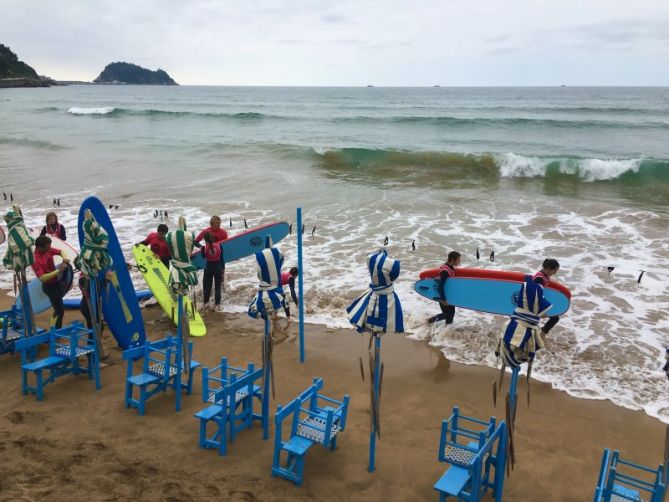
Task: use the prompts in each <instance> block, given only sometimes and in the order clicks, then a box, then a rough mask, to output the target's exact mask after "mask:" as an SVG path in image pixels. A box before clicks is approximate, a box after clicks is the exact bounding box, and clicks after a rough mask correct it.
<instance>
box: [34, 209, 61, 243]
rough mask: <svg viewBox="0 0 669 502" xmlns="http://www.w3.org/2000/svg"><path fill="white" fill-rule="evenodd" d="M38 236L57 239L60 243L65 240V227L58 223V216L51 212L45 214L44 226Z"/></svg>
mask: <svg viewBox="0 0 669 502" xmlns="http://www.w3.org/2000/svg"><path fill="white" fill-rule="evenodd" d="M39 234H40V235H50V236H53V237H58V238H59V239H60V240H61V241H64V240H66V239H65V227H64V226H63V225H61V224H60V223H58V216H56V213H54V212H53V211H49V212H48V213H46V225H44V226H43V227H42V231H41V232H40V233H39Z"/></svg>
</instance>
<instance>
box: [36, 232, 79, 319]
mask: <svg viewBox="0 0 669 502" xmlns="http://www.w3.org/2000/svg"><path fill="white" fill-rule="evenodd" d="M33 255H34V257H35V263H33V265H32V268H33V272H35V275H36V276H37V277H38V278H39V280H40V281H41V282H42V291H44V294H45V295H46V296H48V297H49V302H50V303H51V307H52V308H53V315H52V316H51V326H55V327H56V329H60V328H62V327H63V316H64V315H65V307H64V306H63V293H62V291H61V290H60V285H59V284H58V274H59V273H60V272H62V271H63V270H65V269H66V268H67V266H68V264H69V263H70V260H69V259H68V257H67V255H66V254H65V253H64V252H63V251H61V250H60V249H56V248H52V247H51V239H50V238H49V237H47V236H46V235H40V236H39V237H38V238H37V239H35V252H34V253H33ZM56 255H58V256H60V257H61V258H62V260H63V262H62V263H59V264H58V266H57V267H56V265H55V263H54V261H53V257H54V256H56Z"/></svg>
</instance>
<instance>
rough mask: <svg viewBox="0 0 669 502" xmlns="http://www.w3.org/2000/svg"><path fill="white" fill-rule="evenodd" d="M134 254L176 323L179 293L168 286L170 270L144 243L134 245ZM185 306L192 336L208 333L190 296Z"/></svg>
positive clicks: (140, 267)
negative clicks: (175, 292)
mask: <svg viewBox="0 0 669 502" xmlns="http://www.w3.org/2000/svg"><path fill="white" fill-rule="evenodd" d="M132 254H133V255H134V256H135V261H136V262H137V268H138V269H139V271H140V272H141V273H142V275H143V276H144V280H145V281H146V283H147V284H148V285H149V289H151V292H152V293H153V296H155V297H156V299H157V300H158V303H159V304H160V307H161V308H162V309H163V311H164V312H165V313H166V314H167V315H168V316H169V317H171V318H172V321H173V322H174V325H175V326H176V325H177V322H178V320H179V319H178V317H179V313H178V309H177V295H175V294H174V293H172V292H171V291H170V289H169V287H168V286H167V281H168V279H169V270H167V267H166V266H165V265H163V262H162V261H160V258H158V257H157V256H156V255H154V254H153V252H152V251H151V250H150V249H149V248H148V247H146V246H145V245H144V244H140V245H139V246H134V247H133V249H132ZM184 307H185V309H186V314H187V315H188V329H189V332H190V334H191V336H204V335H206V334H207V327H206V326H205V325H204V321H203V320H202V316H200V313H199V312H198V311H197V310H195V309H194V308H193V304H192V302H191V301H190V298H186V297H184Z"/></svg>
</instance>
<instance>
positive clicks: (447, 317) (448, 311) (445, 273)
mask: <svg viewBox="0 0 669 502" xmlns="http://www.w3.org/2000/svg"><path fill="white" fill-rule="evenodd" d="M460 256H461V255H460V253H458V252H457V251H451V252H450V253H448V260H447V261H446V263H444V264H443V265H442V266H441V267H439V286H438V288H437V289H438V291H439V298H440V299H439V307H440V308H441V314H437V315H435V316H432V317H430V318H429V319H428V322H429V323H430V324H432V323H435V322H437V321H442V320H443V321H446V324H453V317H455V307H454V306H453V305H449V304H448V301H447V299H446V281H447V280H448V279H449V277H453V276H455V267H457V266H459V265H460Z"/></svg>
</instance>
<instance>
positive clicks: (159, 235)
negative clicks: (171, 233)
mask: <svg viewBox="0 0 669 502" xmlns="http://www.w3.org/2000/svg"><path fill="white" fill-rule="evenodd" d="M168 230H169V229H168V228H167V225H165V224H164V223H161V224H160V225H158V228H157V229H156V231H155V232H151V233H150V234H149V235H147V237H146V239H144V240H143V241H142V242H138V243H137V244H135V246H138V245H140V244H144V245H145V246H147V247H148V248H149V249H150V250H151V251H153V254H155V255H156V256H157V257H158V258H160V261H162V262H163V265H165V266H166V267H167V268H170V247H169V246H168V245H167V241H166V240H165V236H166V235H167V232H168Z"/></svg>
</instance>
